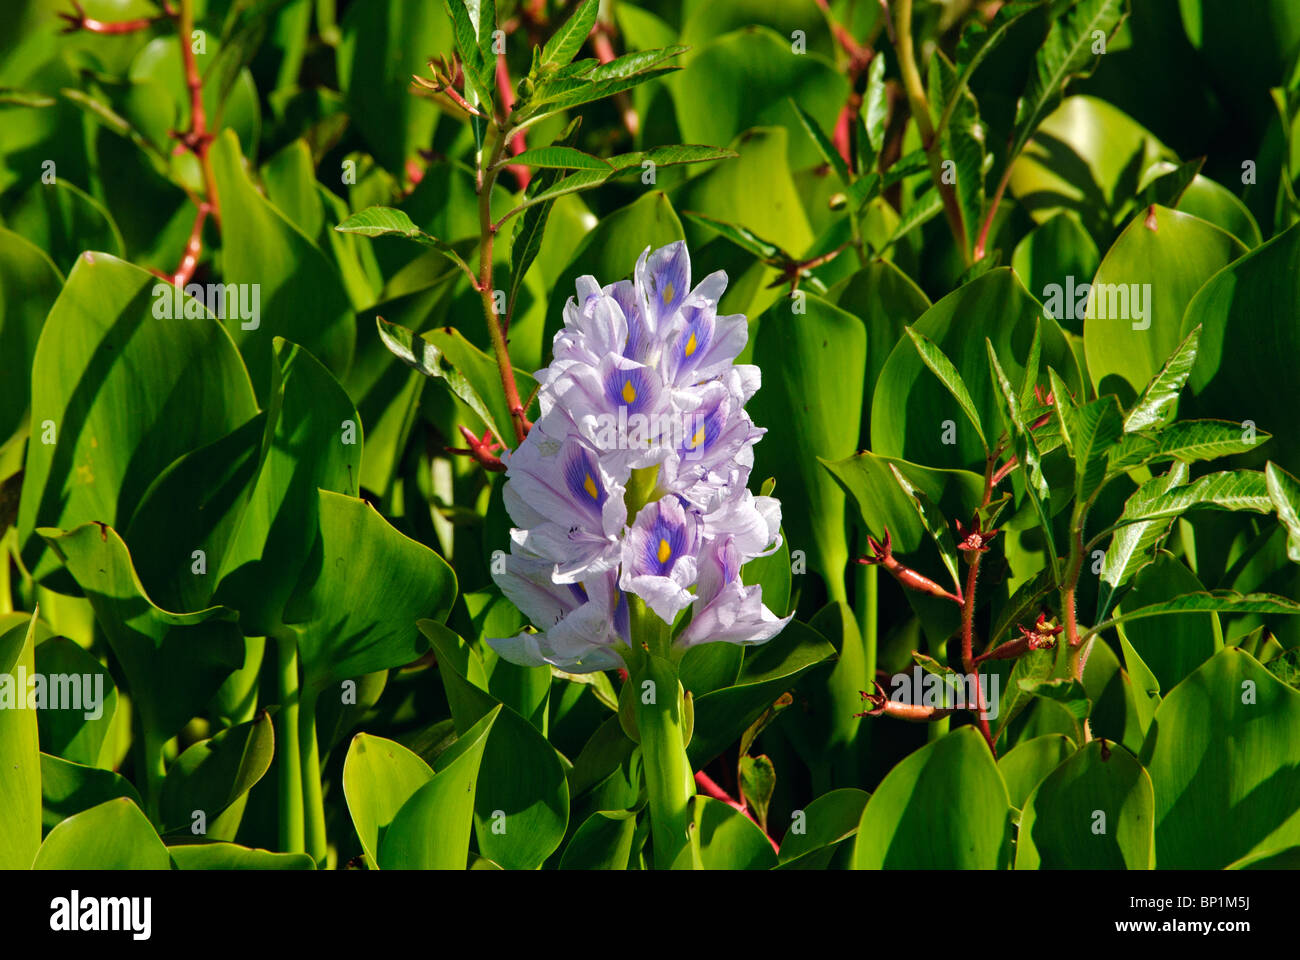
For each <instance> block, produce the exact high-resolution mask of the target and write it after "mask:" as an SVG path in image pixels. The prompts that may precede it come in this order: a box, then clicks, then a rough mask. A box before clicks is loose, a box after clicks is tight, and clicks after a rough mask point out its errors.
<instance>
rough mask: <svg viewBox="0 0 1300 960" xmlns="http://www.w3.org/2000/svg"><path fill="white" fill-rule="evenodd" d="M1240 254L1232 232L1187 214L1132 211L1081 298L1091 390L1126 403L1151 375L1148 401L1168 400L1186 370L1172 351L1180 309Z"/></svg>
mask: <svg viewBox="0 0 1300 960" xmlns="http://www.w3.org/2000/svg"><path fill="white" fill-rule="evenodd" d="M1245 252H1246V248H1245V247H1244V246H1242V245H1241V243H1239V242H1238V241H1237V240H1236V239H1235V238H1234V237H1232V236H1230V235H1228V234H1227V233H1225V232H1224V231H1222V230H1220V229H1219V228H1218V227H1216V226H1214V225H1213V224H1209V223H1206V222H1205V221H1204V220H1200V219H1198V218H1196V217H1193V216H1191V215H1189V214H1186V213H1181V212H1179V211H1177V210H1168V209H1166V208H1164V207H1150V208H1145V209H1143V210H1141V211H1139V212H1138V214H1137V215H1136V216H1135V217H1134V218H1133V220H1132V222H1130V223H1129V225H1128V226H1127V227H1126V228H1125V229H1124V232H1123V233H1121V234H1120V235H1119V238H1118V239H1117V240H1116V241H1115V243H1114V245H1113V246H1112V247H1111V248H1110V250H1108V251H1107V252H1106V256H1105V257H1103V258H1102V261H1101V266H1100V267H1099V268H1098V270H1097V274H1096V276H1095V277H1093V283H1092V286H1091V288H1090V290H1089V292H1088V295H1087V297H1086V298H1084V297H1081V298H1080V299H1083V300H1084V301H1085V303H1084V306H1085V308H1086V311H1087V313H1086V315H1085V319H1084V323H1083V346H1084V354H1085V356H1086V357H1087V360H1088V373H1089V375H1090V376H1091V378H1092V382H1093V385H1094V386H1095V387H1096V389H1097V391H1098V392H1099V393H1106V392H1108V391H1112V390H1118V391H1120V392H1121V394H1122V397H1121V399H1123V400H1125V401H1127V399H1128V397H1129V396H1135V395H1137V394H1138V393H1139V391H1142V390H1144V389H1145V388H1146V387H1147V384H1148V383H1149V382H1151V381H1152V380H1156V381H1157V383H1158V384H1159V385H1155V386H1154V389H1156V390H1158V391H1159V395H1158V396H1153V397H1151V398H1150V399H1149V400H1148V401H1147V402H1149V403H1156V404H1157V405H1158V407H1157V409H1160V410H1163V409H1165V407H1166V405H1167V404H1170V403H1172V401H1173V400H1174V399H1175V398H1176V396H1177V392H1178V390H1177V389H1176V388H1175V386H1174V385H1175V383H1177V384H1178V386H1179V387H1181V382H1180V380H1179V378H1180V377H1181V380H1182V381H1185V380H1186V376H1187V371H1186V370H1185V369H1180V368H1181V367H1183V365H1184V363H1185V361H1184V360H1182V359H1179V358H1178V356H1177V354H1178V352H1179V350H1180V349H1181V348H1183V347H1184V345H1185V340H1186V334H1185V333H1184V332H1183V327H1182V320H1183V313H1184V311H1185V310H1186V308H1187V305H1188V303H1189V302H1190V301H1191V299H1192V296H1193V295H1194V294H1195V293H1196V291H1197V290H1198V289H1200V287H1201V285H1202V284H1203V283H1205V281H1207V280H1208V279H1210V277H1212V276H1213V275H1214V274H1215V273H1216V272H1217V271H1218V270H1220V269H1221V268H1222V267H1224V266H1226V265H1227V264H1228V263H1231V262H1232V261H1233V260H1235V259H1236V258H1237V257H1239V256H1241V255H1242V254H1244V253H1245ZM1077 306H1078V304H1076V305H1075V307H1076V313H1077ZM1188 332H1190V329H1189V331H1188ZM1171 358H1173V359H1171ZM1167 364H1173V366H1172V367H1168V366H1167ZM1109 378H1114V379H1109ZM1130 391H1131V392H1130ZM1171 394H1172V395H1171ZM1139 406H1140V404H1139ZM1156 415H1157V414H1156V412H1155V410H1153V411H1151V412H1150V413H1148V414H1147V416H1156ZM1134 429H1137V428H1136V427H1134Z"/></svg>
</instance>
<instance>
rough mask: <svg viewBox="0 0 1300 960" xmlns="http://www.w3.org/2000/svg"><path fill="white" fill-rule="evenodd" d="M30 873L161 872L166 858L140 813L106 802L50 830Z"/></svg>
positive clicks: (126, 804) (131, 807)
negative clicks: (88, 871)
mask: <svg viewBox="0 0 1300 960" xmlns="http://www.w3.org/2000/svg"><path fill="white" fill-rule="evenodd" d="M32 867H33V868H34V869H36V870H167V869H170V867H171V857H170V856H169V855H168V853H167V848H166V847H164V846H163V842H162V841H161V840H159V839H158V834H156V833H154V829H153V827H151V826H149V821H148V820H147V819H145V815H144V814H143V813H141V812H140V808H139V807H137V806H136V805H135V804H134V803H133V802H131V801H130V800H128V799H126V798H125V797H119V798H118V799H116V800H107V801H105V802H104V803H101V804H99V805H98V806H96V807H91V808H90V809H89V810H86V811H85V812H83V813H78V814H75V815H73V816H71V817H69V818H68V819H67V820H64V821H63V822H62V823H60V824H59V825H58V826H57V827H55V828H54V829H53V830H51V831H50V833H49V836H47V837H46V838H45V842H44V843H42V844H41V849H40V850H39V851H37V853H36V859H35V861H34V862H33V864H32Z"/></svg>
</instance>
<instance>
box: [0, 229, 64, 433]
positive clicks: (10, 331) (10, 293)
mask: <svg viewBox="0 0 1300 960" xmlns="http://www.w3.org/2000/svg"><path fill="white" fill-rule="evenodd" d="M61 286H62V278H61V277H60V276H59V271H58V269H57V268H56V267H55V266H54V263H53V261H51V260H50V258H49V256H48V255H47V254H46V253H44V251H42V250H41V248H40V247H38V246H36V245H35V244H33V243H32V242H30V241H29V240H27V239H25V238H23V237H22V236H20V235H18V234H17V233H14V232H12V231H11V230H6V229H3V228H0V356H3V357H5V376H4V379H3V381H0V446H2V445H3V444H4V442H5V441H6V440H8V439H9V437H10V436H12V435H13V433H14V431H15V430H17V429H18V428H19V427H20V426H21V425H22V421H23V416H24V415H25V414H26V413H27V408H28V406H29V405H30V404H31V399H32V360H33V358H34V357H35V355H36V341H37V338H38V337H39V336H40V333H41V327H42V325H43V324H44V323H45V317H46V314H48V313H49V312H50V308H51V307H52V306H53V304H54V301H55V298H56V297H58V295H59V289H60V287H61ZM36 426H37V428H39V427H40V423H39V422H37V423H36Z"/></svg>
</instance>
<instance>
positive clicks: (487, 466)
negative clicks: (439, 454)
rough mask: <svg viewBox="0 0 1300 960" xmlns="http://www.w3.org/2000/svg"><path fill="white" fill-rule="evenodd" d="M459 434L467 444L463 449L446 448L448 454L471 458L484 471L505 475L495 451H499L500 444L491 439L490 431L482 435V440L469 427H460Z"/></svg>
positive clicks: (502, 465)
mask: <svg viewBox="0 0 1300 960" xmlns="http://www.w3.org/2000/svg"><path fill="white" fill-rule="evenodd" d="M460 434H461V436H462V437H464V438H465V442H466V443H468V444H469V447H468V448H465V447H448V448H447V452H448V453H457V454H460V455H461V456H465V457H473V458H474V459H475V460H476V461H478V463H479V464H480V465H481V466H482V467H483V469H484V470H491V471H493V472H494V473H505V472H506V465H505V464H504V463H502V462H501V458H500V457H498V456H497V453H496V452H497V451H498V450H500V449H501V444H499V443H497V442H496V441H495V440H493V439H492V431H491V430H487V431H485V432H484V433H483V439H482V440H480V439H479V438H478V437H476V436H474V431H472V430H470V428H469V427H466V426H461V428H460Z"/></svg>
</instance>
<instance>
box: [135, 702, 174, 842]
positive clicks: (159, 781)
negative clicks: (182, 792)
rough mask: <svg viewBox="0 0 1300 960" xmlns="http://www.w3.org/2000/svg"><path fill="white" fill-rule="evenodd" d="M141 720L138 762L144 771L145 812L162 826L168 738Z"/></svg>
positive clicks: (155, 822)
mask: <svg viewBox="0 0 1300 960" xmlns="http://www.w3.org/2000/svg"><path fill="white" fill-rule="evenodd" d="M139 720H140V727H141V730H140V733H139V744H140V752H139V754H138V759H137V762H138V763H139V764H140V766H141V767H142V768H143V772H144V807H145V810H144V812H145V814H146V815H147V816H148V817H149V819H150V820H151V821H153V823H154V824H156V825H158V826H161V825H162V824H161V821H160V819H159V816H160V814H161V800H162V786H163V780H165V779H166V777H167V764H166V762H165V760H164V759H163V750H164V748H165V747H166V745H167V739H166V738H165V737H161V736H159V735H158V734H157V733H155V732H154V730H153V726H152V725H151V724H148V723H146V722H145V721H144V718H143V717H141V718H139Z"/></svg>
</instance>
